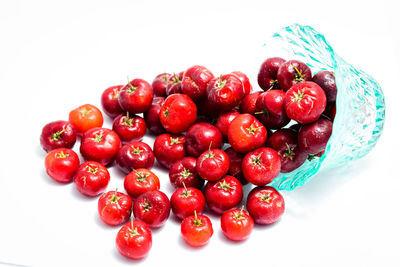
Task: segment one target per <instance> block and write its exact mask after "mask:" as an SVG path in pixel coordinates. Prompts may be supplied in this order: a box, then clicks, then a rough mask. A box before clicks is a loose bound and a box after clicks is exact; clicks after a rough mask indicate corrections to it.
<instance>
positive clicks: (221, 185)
mask: <svg viewBox="0 0 400 267" xmlns="http://www.w3.org/2000/svg"><path fill="white" fill-rule="evenodd" d="M218 188H220V189H222V190H224V191H229V190H233V189H235V188H233V187H232V186H231V185H230V184H229V183H227V182H226V181H225V180H223V181H222V182H219V185H218Z"/></svg>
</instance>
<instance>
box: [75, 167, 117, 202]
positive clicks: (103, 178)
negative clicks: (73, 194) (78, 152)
mask: <svg viewBox="0 0 400 267" xmlns="http://www.w3.org/2000/svg"><path fill="white" fill-rule="evenodd" d="M109 181H110V173H109V172H108V170H107V168H106V167H104V165H102V164H101V163H99V162H96V161H86V162H84V163H82V164H81V165H80V166H79V168H78V170H77V171H76V173H75V176H74V182H75V185H76V188H77V189H78V191H79V192H81V193H82V194H84V195H86V196H91V197H94V196H97V195H99V194H101V193H102V192H104V190H105V189H106V187H107V185H108V182H109Z"/></svg>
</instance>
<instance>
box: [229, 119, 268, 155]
mask: <svg viewBox="0 0 400 267" xmlns="http://www.w3.org/2000/svg"><path fill="white" fill-rule="evenodd" d="M265 140H267V130H266V129H265V127H264V125H262V124H261V123H260V122H259V121H258V120H257V119H256V118H255V117H254V116H252V115H250V114H247V113H246V114H240V115H239V116H237V117H236V118H235V119H234V120H233V121H232V122H231V124H230V125H229V128H228V141H229V143H230V144H231V146H232V148H233V149H234V150H235V151H237V152H239V153H247V152H249V151H252V150H254V149H256V148H259V147H261V146H263V145H264V143H265Z"/></svg>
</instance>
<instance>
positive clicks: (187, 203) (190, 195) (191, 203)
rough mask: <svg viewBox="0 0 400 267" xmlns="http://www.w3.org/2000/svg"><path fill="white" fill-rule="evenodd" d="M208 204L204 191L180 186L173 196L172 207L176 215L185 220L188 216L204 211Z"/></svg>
mask: <svg viewBox="0 0 400 267" xmlns="http://www.w3.org/2000/svg"><path fill="white" fill-rule="evenodd" d="M205 205H206V200H205V198H204V196H203V193H202V192H201V191H200V190H199V189H197V188H194V187H188V188H186V187H180V188H178V189H176V190H175V192H174V193H173V194H172V196H171V208H172V212H173V213H174V214H175V216H176V217H178V218H179V219H181V220H183V219H185V218H186V217H188V216H191V215H193V214H194V211H196V212H197V213H199V214H200V213H202V212H203V210H204V207H205Z"/></svg>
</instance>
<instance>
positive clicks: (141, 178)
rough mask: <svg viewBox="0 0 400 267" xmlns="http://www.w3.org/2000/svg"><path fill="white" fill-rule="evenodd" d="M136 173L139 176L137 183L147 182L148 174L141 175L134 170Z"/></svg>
mask: <svg viewBox="0 0 400 267" xmlns="http://www.w3.org/2000/svg"><path fill="white" fill-rule="evenodd" d="M134 172H135V173H136V175H137V178H136V180H137V181H139V182H141V183H144V182H146V178H147V175H146V174H144V173H139V172H138V171H137V170H134Z"/></svg>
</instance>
